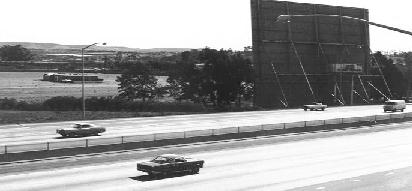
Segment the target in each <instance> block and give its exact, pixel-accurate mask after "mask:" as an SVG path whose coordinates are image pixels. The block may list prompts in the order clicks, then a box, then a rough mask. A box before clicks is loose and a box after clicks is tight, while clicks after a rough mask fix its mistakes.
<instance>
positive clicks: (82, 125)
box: [73, 124, 90, 129]
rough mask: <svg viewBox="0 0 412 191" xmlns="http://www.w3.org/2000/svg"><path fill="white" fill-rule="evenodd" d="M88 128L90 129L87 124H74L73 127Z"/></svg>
mask: <svg viewBox="0 0 412 191" xmlns="http://www.w3.org/2000/svg"><path fill="white" fill-rule="evenodd" d="M88 127H90V125H89V124H74V125H73V128H76V129H81V128H88Z"/></svg>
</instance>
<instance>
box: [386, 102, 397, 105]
mask: <svg viewBox="0 0 412 191" xmlns="http://www.w3.org/2000/svg"><path fill="white" fill-rule="evenodd" d="M386 105H396V102H386Z"/></svg>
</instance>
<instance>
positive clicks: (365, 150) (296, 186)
mask: <svg viewBox="0 0 412 191" xmlns="http://www.w3.org/2000/svg"><path fill="white" fill-rule="evenodd" d="M411 125H412V123H410V122H408V123H400V124H388V125H380V127H383V128H385V129H391V130H386V131H377V132H369V133H362V134H352V135H341V136H332V137H324V138H321V137H319V138H312V139H303V140H297V141H293V142H280V143H276V140H273V143H270V144H263V145H255V144H253V142H248V144H247V145H248V146H242V147H237V148H233V147H230V148H229V147H226V146H225V145H224V144H223V145H222V148H221V149H220V150H210V151H205V150H202V149H200V148H199V149H197V150H198V151H197V152H195V153H191V154H190V156H192V157H196V158H199V159H204V160H205V166H204V168H202V169H201V170H200V173H199V174H196V175H176V176H169V177H165V178H160V179H150V178H149V177H148V176H147V175H145V173H142V172H137V171H136V170H135V164H136V162H137V161H143V160H147V159H139V160H124V161H117V162H110V163H96V164H91V165H86V166H76V165H71V166H69V167H64V168H55V169H50V170H47V169H45V170H39V171H33V172H24V173H15V174H4V175H0V185H1V189H2V190H7V191H20V190H31V191H36V190H39V191H40V190H41V191H46V190H76V191H78V190H99V191H104V190H107V191H109V190H122V191H123V190H125V191H127V190H155V191H161V190H165V191H166V190H167V191H169V190H216V191H219V190H222V191H223V190H224V191H226V190H237V191H248V190H271V191H273V190H309V189H307V188H310V190H342V191H343V190H348V188H351V189H350V190H371V191H372V190H385V191H390V190H408V189H407V188H410V187H409V186H410V182H411V181H409V183H408V179H407V178H409V180H411V178H412V176H411V174H408V173H407V172H410V167H411V166H412V154H411V153H412V139H411V138H410V137H411V136H412V128H409V127H410V126H411ZM399 127H403V128H399ZM369 128H371V129H373V128H377V127H369ZM269 142H270V141H269ZM0 168H1V167H0ZM399 169H401V170H399ZM402 169H403V170H402ZM408 169H409V170H408ZM376 173H381V174H383V175H381V176H383V178H380V179H379V180H381V181H380V182H376V181H375V182H373V181H372V183H371V182H370V180H371V178H370V177H376V176H378V175H376ZM388 175H390V176H391V177H392V178H385V177H388ZM359 176H363V177H364V178H354V177H359ZM399 176H403V178H402V180H403V181H406V182H403V184H402V182H399V181H397V180H399V179H397V178H396V177H399ZM405 176H406V177H405ZM365 177H366V178H365ZM367 177H369V183H367V182H362V181H366V180H368V178H367ZM347 180H351V181H353V182H354V184H353V185H355V186H353V187H348V184H343V183H342V182H345V181H347ZM356 185H364V186H360V187H356ZM365 185H366V186H365Z"/></svg>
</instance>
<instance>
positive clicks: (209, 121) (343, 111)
mask: <svg viewBox="0 0 412 191" xmlns="http://www.w3.org/2000/svg"><path fill="white" fill-rule="evenodd" d="M411 111H412V108H410V107H408V108H407V109H406V110H405V112H411ZM397 113H399V112H397ZM389 114H391V113H384V112H383V109H382V106H380V105H371V106H345V107H331V108H328V109H326V111H303V109H287V110H272V111H253V112H231V113H217V114H198V115H176V116H162V117H141V118H119V119H110V120H96V121H85V122H91V123H93V124H95V125H98V126H102V127H105V128H106V129H107V132H106V133H103V134H102V135H101V136H95V137H87V138H88V139H100V138H110V137H118V136H129V135H148V134H154V133H166V132H183V131H191V130H204V129H216V128H224V127H238V126H252V125H261V124H277V123H289V122H297V121H310V120H325V119H333V118H347V117H361V116H370V115H389ZM75 122H79V121H72V122H56V123H36V124H13V125H3V126H0V145H10V144H31V143H39V142H42V143H44V142H59V141H67V140H69V139H59V138H60V137H61V136H60V135H58V134H56V129H57V128H63V127H69V126H71V125H72V124H73V123H75ZM80 139H86V138H76V139H75V140H80Z"/></svg>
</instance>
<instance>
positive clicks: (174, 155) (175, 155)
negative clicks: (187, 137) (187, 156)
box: [160, 154, 184, 158]
mask: <svg viewBox="0 0 412 191" xmlns="http://www.w3.org/2000/svg"><path fill="white" fill-rule="evenodd" d="M160 156H161V157H165V158H184V157H183V156H181V155H177V154H162V155H160Z"/></svg>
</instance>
